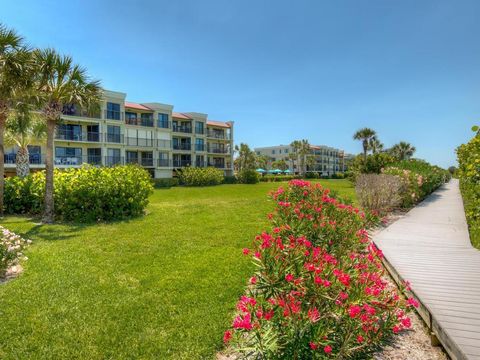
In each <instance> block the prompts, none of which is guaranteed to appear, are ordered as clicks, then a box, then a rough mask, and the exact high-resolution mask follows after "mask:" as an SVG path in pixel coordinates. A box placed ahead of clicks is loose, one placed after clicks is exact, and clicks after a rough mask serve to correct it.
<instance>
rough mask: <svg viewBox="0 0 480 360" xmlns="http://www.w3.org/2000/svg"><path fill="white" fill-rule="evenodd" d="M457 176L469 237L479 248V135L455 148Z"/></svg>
mask: <svg viewBox="0 0 480 360" xmlns="http://www.w3.org/2000/svg"><path fill="white" fill-rule="evenodd" d="M457 157H458V165H459V167H458V172H457V174H458V177H459V179H460V188H461V190H462V195H463V200H464V204H465V214H466V216H467V220H468V226H469V228H470V239H471V240H472V243H473V245H474V246H476V247H478V248H480V135H479V134H477V135H476V136H474V137H473V139H472V140H470V141H469V142H468V143H467V144H463V145H461V146H459V147H458V149H457Z"/></svg>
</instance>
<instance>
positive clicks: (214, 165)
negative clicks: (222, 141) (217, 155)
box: [208, 162, 225, 169]
mask: <svg viewBox="0 0 480 360" xmlns="http://www.w3.org/2000/svg"><path fill="white" fill-rule="evenodd" d="M208 166H211V167H214V168H217V169H225V164H224V163H218V162H209V163H208Z"/></svg>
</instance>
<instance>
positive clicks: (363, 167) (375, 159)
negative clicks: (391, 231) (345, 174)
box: [349, 153, 395, 181]
mask: <svg viewBox="0 0 480 360" xmlns="http://www.w3.org/2000/svg"><path fill="white" fill-rule="evenodd" d="M394 162H395V158H394V157H393V156H391V155H390V154H387V153H376V154H371V155H368V156H367V160H366V161H365V159H364V157H363V155H357V156H356V157H355V158H354V159H353V160H352V162H351V164H350V167H349V171H350V174H351V179H352V180H353V181H355V179H356V177H357V176H358V175H360V174H380V172H381V171H382V169H383V168H385V167H387V166H389V165H391V164H393V163H394Z"/></svg>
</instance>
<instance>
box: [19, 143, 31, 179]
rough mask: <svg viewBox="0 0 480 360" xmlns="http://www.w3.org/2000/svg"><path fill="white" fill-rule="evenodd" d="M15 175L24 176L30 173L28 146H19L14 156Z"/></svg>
mask: <svg viewBox="0 0 480 360" xmlns="http://www.w3.org/2000/svg"><path fill="white" fill-rule="evenodd" d="M16 165H17V176H18V177H21V178H24V177H26V176H28V175H29V174H30V155H29V153H28V147H26V146H25V147H21V148H19V149H18V151H17V156H16Z"/></svg>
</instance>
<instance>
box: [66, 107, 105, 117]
mask: <svg viewBox="0 0 480 360" xmlns="http://www.w3.org/2000/svg"><path fill="white" fill-rule="evenodd" d="M62 114H63V115H64V116H75V117H85V118H91V119H100V118H101V116H100V115H101V112H100V111H99V112H97V113H95V112H89V111H87V110H82V109H78V108H76V107H64V108H63V110H62Z"/></svg>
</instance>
